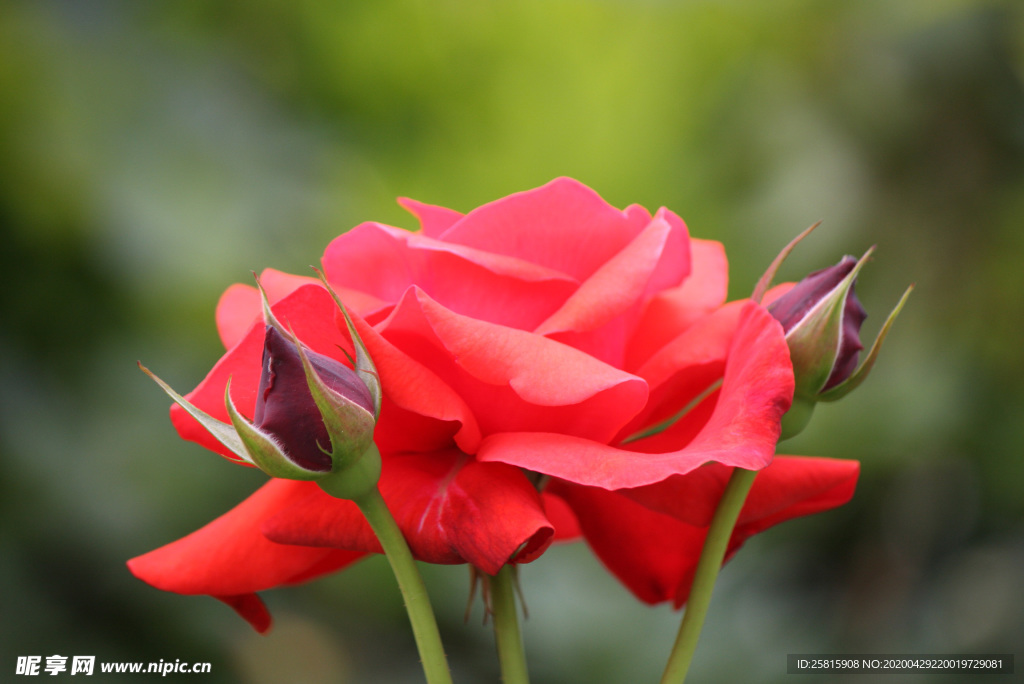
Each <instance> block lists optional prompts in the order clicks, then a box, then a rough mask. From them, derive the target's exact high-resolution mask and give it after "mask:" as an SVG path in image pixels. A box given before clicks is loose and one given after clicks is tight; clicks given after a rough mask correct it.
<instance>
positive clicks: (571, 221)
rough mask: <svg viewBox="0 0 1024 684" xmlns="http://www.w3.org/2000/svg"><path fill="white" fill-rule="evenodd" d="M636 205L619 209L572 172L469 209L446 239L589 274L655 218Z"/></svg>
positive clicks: (583, 276) (576, 275) (579, 275)
mask: <svg viewBox="0 0 1024 684" xmlns="http://www.w3.org/2000/svg"><path fill="white" fill-rule="evenodd" d="M650 220H651V215H650V213H648V212H647V211H646V210H644V209H643V208H642V207H638V206H636V205H634V206H631V207H629V208H628V209H627V210H626V211H619V210H618V209H615V208H614V207H612V206H611V205H609V204H608V203H607V202H605V201H604V200H603V199H601V197H600V196H599V195H598V194H597V193H596V192H594V191H593V190H591V189H590V188H588V187H587V186H585V185H583V184H582V183H580V182H579V181H576V180H573V179H571V178H556V179H555V180H553V181H551V182H550V183H548V184H547V185H543V186H541V187H539V188H535V189H533V190H527V191H525V192H519V193H515V194H513V195H509V196H507V197H503V198H502V199H499V200H496V201H494V202H491V203H490V204H485V205H483V206H481V207H478V208H476V209H474V210H473V211H471V212H469V213H468V214H466V216H465V218H463V219H462V220H461V221H459V222H458V223H456V224H454V225H453V226H452V227H451V228H449V229H448V230H447V231H445V233H444V234H443V235H442V236H441V237H442V239H443V240H444V241H445V242H451V243H454V244H460V245H466V246H468V247H475V248H477V249H481V250H484V251H487V252H495V253H497V254H505V255H508V256H513V257H517V258H519V259H522V260H524V261H528V262H530V263H534V264H539V265H541V266H545V267H547V268H551V269H555V270H556V271H560V272H562V273H567V274H568V275H570V276H572V277H573V278H576V279H577V280H580V281H582V280H585V279H586V278H589V277H590V275H591V274H592V273H594V271H596V270H597V269H598V268H599V267H600V266H601V265H602V264H603V263H605V262H606V261H608V259H610V258H611V257H612V256H614V255H615V254H616V253H618V252H619V251H620V250H621V249H622V248H623V247H625V246H626V245H627V244H628V243H629V242H630V241H631V240H632V239H633V238H635V237H636V236H637V235H638V234H639V233H640V231H641V230H643V228H644V227H645V226H646V225H647V224H648V223H649V222H650Z"/></svg>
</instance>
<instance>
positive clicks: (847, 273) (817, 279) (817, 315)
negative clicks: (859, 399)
mask: <svg viewBox="0 0 1024 684" xmlns="http://www.w3.org/2000/svg"><path fill="white" fill-rule="evenodd" d="M815 225H817V224H815ZM813 229H814V226H811V228H809V229H807V230H806V231H804V232H803V233H802V234H801V235H800V236H799V237H797V238H796V239H795V240H793V241H792V242H791V243H789V245H787V246H786V248H785V249H783V250H782V252H781V253H780V254H779V256H778V257H777V258H776V259H775V261H773V262H772V264H771V266H769V268H768V270H767V271H766V272H765V274H764V275H763V276H762V277H761V280H759V281H758V284H757V286H756V287H755V288H754V296H753V298H754V301H758V302H759V301H761V297H763V296H764V293H765V292H766V291H767V289H768V286H769V285H770V284H771V280H772V278H773V277H774V275H775V271H776V269H777V268H778V267H779V264H781V263H782V260H783V259H785V257H786V255H788V254H789V252H790V250H792V249H793V247H794V246H795V245H796V244H797V243H798V242H799V241H800V240H801V239H803V238H804V237H805V236H806V235H807V234H808V233H810V231H811V230H813ZM873 249H874V248H872V249H869V250H868V251H867V253H866V254H864V256H862V257H861V258H860V259H859V260H858V259H854V258H853V257H851V256H845V257H843V258H842V260H841V261H840V262H839V263H838V264H836V265H835V266H832V267H830V268H826V269H822V270H820V271H815V272H814V273H811V274H810V275H809V276H807V277H806V278H804V279H803V280H801V281H800V282H799V283H797V284H796V285H795V286H794V287H793V288H792V289H791V290H790V291H789V292H787V293H786V294H784V295H783V296H781V297H779V298H778V299H777V300H775V301H774V302H772V303H771V304H770V305H769V306H768V311H769V312H770V313H771V314H772V316H774V317H775V318H776V320H778V321H779V323H781V324H782V329H783V331H784V332H785V334H786V343H787V344H788V345H789V358H790V360H791V361H792V362H793V378H794V380H795V387H794V391H793V404H792V406H791V407H790V409H789V411H788V412H787V413H786V415H785V416H783V419H782V439H788V438H790V437H792V436H793V435H796V434H798V433H799V432H800V431H801V430H803V429H804V427H805V426H806V425H807V423H808V421H810V419H811V414H812V413H813V412H814V406H815V405H816V404H817V403H818V402H821V401H836V400H837V399H841V398H843V397H844V396H846V395H847V394H849V393H850V392H852V391H853V390H854V389H856V388H857V387H858V386H859V385H860V383H862V382H863V381H864V378H866V377H867V376H868V373H869V372H870V371H871V368H872V366H874V363H875V359H877V358H878V352H879V350H880V349H881V348H882V341H883V340H884V339H885V336H886V335H887V334H888V333H889V328H890V327H891V326H892V323H893V321H895V320H896V316H897V315H898V314H899V312H900V310H901V309H902V308H903V304H904V303H905V302H906V301H907V297H908V296H909V295H910V291H911V290H912V289H913V285H911V286H910V287H909V288H907V291H906V292H904V293H903V297H902V298H900V301H899V303H898V304H897V305H896V308H895V309H893V310H892V313H890V314H889V317H888V318H887V319H886V321H885V323H884V324H883V325H882V329H881V330H880V331H879V333H878V336H877V337H876V338H875V342H874V344H872V345H871V350H870V351H869V352H868V355H867V358H865V359H864V363H862V364H860V366H859V367H858V365H857V363H858V361H859V360H860V352H861V350H862V349H864V345H863V344H861V341H860V326H861V324H862V323H864V319H865V318H867V313H866V312H865V311H864V307H862V306H861V305H860V302H859V301H858V300H857V295H856V293H855V292H854V283H855V282H856V280H857V274H858V273H859V272H860V269H861V268H862V267H863V266H864V264H865V263H867V260H868V257H869V256H871V252H872V251H873Z"/></svg>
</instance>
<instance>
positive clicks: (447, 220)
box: [398, 197, 463, 237]
mask: <svg viewBox="0 0 1024 684" xmlns="http://www.w3.org/2000/svg"><path fill="white" fill-rule="evenodd" d="M398 203H399V204H400V205H401V206H402V208H403V209H405V210H406V211H408V212H409V213H410V214H412V215H413V216H415V217H416V218H417V219H419V222H420V228H421V229H422V230H423V234H424V235H426V236H428V237H437V236H439V235H440V234H441V233H443V232H444V231H446V230H448V229H449V228H451V227H452V225H453V224H454V223H455V222H457V221H458V220H459V219H461V218H462V216H463V215H462V214H461V213H460V212H457V211H455V210H454V209H447V208H445V207H439V206H436V205H433V204H424V203H423V202H417V201H416V200H413V199H409V198H408V197H399V198H398Z"/></svg>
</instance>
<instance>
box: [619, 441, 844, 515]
mask: <svg viewBox="0 0 1024 684" xmlns="http://www.w3.org/2000/svg"><path fill="white" fill-rule="evenodd" d="M732 471H733V469H732V468H729V467H727V466H723V465H721V464H719V463H708V464H706V465H704V466H702V467H700V468H698V469H697V470H695V471H693V472H691V473H688V474H687V475H679V476H675V477H670V478H668V479H667V480H665V481H664V482H659V483H657V484H653V485H647V486H644V487H637V488H635V489H620V490H619V493H620V494H622V495H623V496H627V497H629V498H630V499H633V500H634V501H636V502H638V503H641V504H643V505H644V506H646V507H647V508H650V509H652V510H655V511H658V512H660V513H665V514H667V515H671V516H672V517H674V518H678V519H679V520H681V521H683V522H685V523H687V524H690V525H696V526H698V527H706V526H707V525H710V524H711V517H712V516H713V515H714V512H715V508H717V506H718V501H719V500H720V499H721V498H722V492H724V491H725V486H726V484H727V483H728V482H729V477H730V475H731V474H732ZM859 472H860V464H859V463H858V462H857V461H846V460H841V459H834V458H811V457H799V456H776V457H775V459H774V460H773V461H772V463H771V465H769V466H768V467H766V468H764V469H762V470H761V471H760V472H759V473H758V474H757V478H756V479H755V480H754V486H753V488H752V489H751V490H750V494H749V495H748V496H747V501H746V503H745V504H744V506H743V511H742V512H741V513H740V518H739V520H738V521H737V525H740V526H755V527H756V531H760V530H762V529H765V528H766V527H770V526H771V525H774V524H775V523H777V522H781V520H784V519H788V518H791V517H795V516H797V515H806V514H808V513H813V512H816V511H818V510H827V509H829V508H834V507H835V506H839V505H841V504H843V503H846V502H847V501H849V500H850V497H851V496H853V490H854V487H855V486H856V484H857V475H858V473H859ZM808 506H810V509H807V507H808ZM783 513H785V514H786V515H785V517H783V518H781V519H777V517H778V516H779V515H780V514H783ZM765 523H767V524H765ZM758 525H761V526H760V527H757V526H758Z"/></svg>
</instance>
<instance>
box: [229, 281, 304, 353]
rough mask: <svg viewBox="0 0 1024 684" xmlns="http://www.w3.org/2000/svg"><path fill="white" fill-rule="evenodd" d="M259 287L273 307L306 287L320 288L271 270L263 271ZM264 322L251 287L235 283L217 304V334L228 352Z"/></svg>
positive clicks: (258, 294) (255, 290) (255, 292)
mask: <svg viewBox="0 0 1024 684" xmlns="http://www.w3.org/2000/svg"><path fill="white" fill-rule="evenodd" d="M260 283H261V284H262V285H263V290H264V291H265V292H266V293H267V299H269V300H270V303H271V304H276V303H277V302H279V301H280V300H282V299H284V298H285V297H287V296H288V295H289V294H291V293H292V292H294V291H295V290H297V289H299V288H300V287H302V286H303V285H319V281H318V280H316V279H315V278H307V277H305V276H297V275H292V274H290V273H284V272H283V271H277V270H274V269H272V268H267V269H264V270H263V273H261V274H260ZM262 320H263V304H262V303H261V302H260V293H259V291H258V290H257V289H256V288H255V287H254V286H252V285H242V284H241V283H235V284H234V285H232V286H231V287H229V288H228V289H227V290H225V291H224V294H222V295H221V296H220V301H218V302H217V332H219V333H220V339H221V342H223V343H224V348H225V349H231V348H232V347H234V346H235V345H236V344H238V343H239V342H240V341H241V340H242V338H243V337H244V336H245V334H246V333H247V332H248V331H249V328H251V327H252V324H253V323H255V322H256V321H262Z"/></svg>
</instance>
